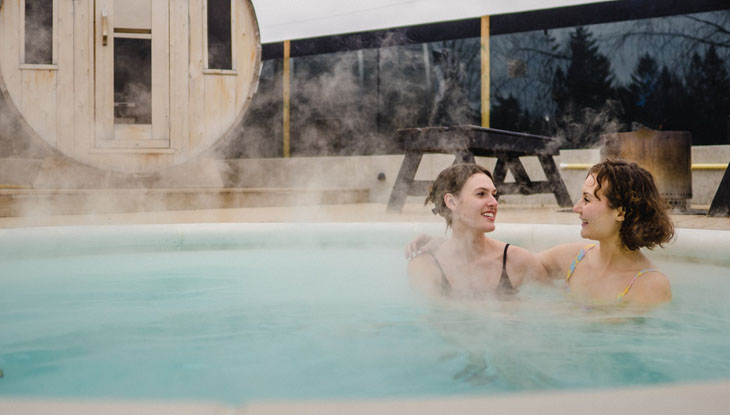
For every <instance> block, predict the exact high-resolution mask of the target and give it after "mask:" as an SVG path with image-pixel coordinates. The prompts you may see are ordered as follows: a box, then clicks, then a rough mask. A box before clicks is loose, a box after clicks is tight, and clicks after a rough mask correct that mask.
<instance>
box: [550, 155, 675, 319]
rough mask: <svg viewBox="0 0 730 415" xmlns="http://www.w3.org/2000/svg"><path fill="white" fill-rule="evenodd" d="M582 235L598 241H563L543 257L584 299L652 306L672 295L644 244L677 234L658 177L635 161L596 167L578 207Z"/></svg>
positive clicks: (648, 245)
mask: <svg viewBox="0 0 730 415" xmlns="http://www.w3.org/2000/svg"><path fill="white" fill-rule="evenodd" d="M573 212H575V213H577V214H578V216H579V218H580V221H581V230H580V236H581V237H583V238H585V239H590V240H593V241H597V243H591V244H587V245H586V244H585V243H574V244H564V245H558V246H556V247H554V248H551V249H548V250H546V251H544V252H542V253H540V254H539V255H538V258H539V259H540V262H541V263H542V264H543V265H544V266H545V268H546V270H547V272H548V274H549V275H551V276H553V277H556V278H558V277H559V278H563V279H565V283H566V287H567V289H568V290H569V291H570V294H571V296H574V297H576V298H578V299H579V300H581V301H582V302H584V303H589V304H593V305H600V304H603V305H605V304H620V305H633V306H640V307H646V306H653V305H657V304H661V303H664V302H667V301H669V300H671V299H672V290H671V288H670V285H669V280H668V279H667V277H666V276H665V275H664V274H663V273H662V272H661V271H659V270H658V269H657V268H656V266H655V265H654V264H653V263H652V262H651V261H650V260H649V258H647V257H646V256H645V255H644V254H643V253H642V252H641V250H640V248H648V249H652V248H654V247H656V246H657V245H658V246H661V245H662V244H664V243H666V242H669V241H670V240H672V238H673V237H674V225H673V224H672V220H671V218H670V217H669V215H668V214H667V209H666V202H665V201H664V200H663V199H662V197H661V195H660V194H659V191H658V190H657V188H656V185H655V184H654V178H653V177H652V175H651V173H649V172H648V171H647V170H645V169H643V168H641V167H639V166H638V165H637V164H636V163H628V162H626V161H623V160H605V161H603V162H601V163H598V164H596V165H595V166H593V167H591V169H590V170H589V172H588V175H587V176H586V179H585V182H584V183H583V189H582V194H581V199H580V200H579V201H578V202H577V203H576V204H575V206H573Z"/></svg>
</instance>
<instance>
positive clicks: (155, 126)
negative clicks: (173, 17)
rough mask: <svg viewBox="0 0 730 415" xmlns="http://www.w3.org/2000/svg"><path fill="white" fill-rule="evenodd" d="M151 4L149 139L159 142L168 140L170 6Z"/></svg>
mask: <svg viewBox="0 0 730 415" xmlns="http://www.w3.org/2000/svg"><path fill="white" fill-rule="evenodd" d="M173 1H174V0H173ZM151 4H152V10H151V12H152V27H153V30H152V135H151V137H149V138H151V139H152V140H161V139H169V138H170V113H169V108H170V72H171V68H170V28H169V24H170V20H169V19H170V4H169V2H168V0H153V1H152V2H151ZM156 28H164V30H162V31H157V30H155V29H156ZM169 145H170V144H169V141H168V143H167V146H168V147H169Z"/></svg>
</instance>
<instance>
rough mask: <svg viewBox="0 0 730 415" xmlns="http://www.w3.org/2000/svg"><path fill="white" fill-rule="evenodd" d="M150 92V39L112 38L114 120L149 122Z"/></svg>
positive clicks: (119, 122) (116, 121)
mask: <svg viewBox="0 0 730 415" xmlns="http://www.w3.org/2000/svg"><path fill="white" fill-rule="evenodd" d="M151 93H152V48H151V41H150V40H149V39H125V38H116V39H114V122H115V123H116V124H151V123H152V102H151V96H152V95H151Z"/></svg>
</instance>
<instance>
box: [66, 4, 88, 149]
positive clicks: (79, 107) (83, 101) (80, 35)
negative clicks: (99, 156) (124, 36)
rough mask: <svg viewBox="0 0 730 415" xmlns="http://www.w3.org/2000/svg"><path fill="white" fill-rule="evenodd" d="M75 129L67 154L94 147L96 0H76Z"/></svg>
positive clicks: (74, 39)
mask: <svg viewBox="0 0 730 415" xmlns="http://www.w3.org/2000/svg"><path fill="white" fill-rule="evenodd" d="M74 4H75V5H74V38H73V44H74V51H73V53H74V55H73V57H74V61H73V71H74V89H73V100H72V102H73V109H74V114H73V116H74V129H73V134H74V137H73V141H72V143H71V147H70V148H68V149H62V148H59V150H61V151H63V152H65V153H67V154H77V153H82V154H83V153H85V152H87V151H88V149H90V148H93V147H94V128H93V125H94V70H93V68H94V53H93V52H94V36H93V34H94V18H93V16H94V0H77V1H76V2H75V3H74Z"/></svg>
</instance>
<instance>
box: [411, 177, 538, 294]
mask: <svg viewBox="0 0 730 415" xmlns="http://www.w3.org/2000/svg"><path fill="white" fill-rule="evenodd" d="M496 194H497V189H496V188H495V187H494V182H493V180H492V174H491V173H490V172H489V170H487V169H486V168H484V167H482V166H479V165H477V164H455V165H453V166H451V167H449V168H447V169H445V170H443V171H442V172H441V173H440V174H439V175H438V177H437V178H436V181H435V182H434V183H433V185H432V187H431V191H430V192H429V195H428V197H426V202H425V203H429V202H431V203H433V204H434V205H435V207H434V209H433V212H434V213H435V214H438V215H440V216H442V217H443V218H444V220H445V221H446V227H447V229H448V228H451V229H452V232H451V236H450V237H449V238H446V239H438V240H433V241H430V242H429V243H427V244H426V245H425V246H423V248H421V249H420V250H417V249H411V251H412V252H413V253H412V254H411V255H410V261H409V264H408V275H409V277H410V279H411V281H412V283H413V284H414V286H415V287H417V288H418V289H420V290H422V291H425V292H426V293H428V294H431V295H446V296H450V297H461V298H463V297H480V298H481V297H484V296H492V295H493V296H500V297H505V296H507V297H508V296H510V295H512V294H514V293H515V292H516V288H517V287H519V286H520V285H521V284H522V283H523V281H524V280H525V279H528V278H543V279H546V274H545V270H544V268H543V267H542V265H541V264H540V263H539V262H538V261H537V259H536V258H535V257H534V256H533V255H532V254H530V253H529V252H528V251H526V250H524V249H522V248H520V247H516V246H511V245H509V244H506V243H504V242H502V241H498V240H496V239H492V238H489V237H487V236H486V235H485V234H486V233H489V232H492V231H494V229H495V220H496V217H497V210H498V209H497V207H498V203H497V199H496V198H495V196H496Z"/></svg>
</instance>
